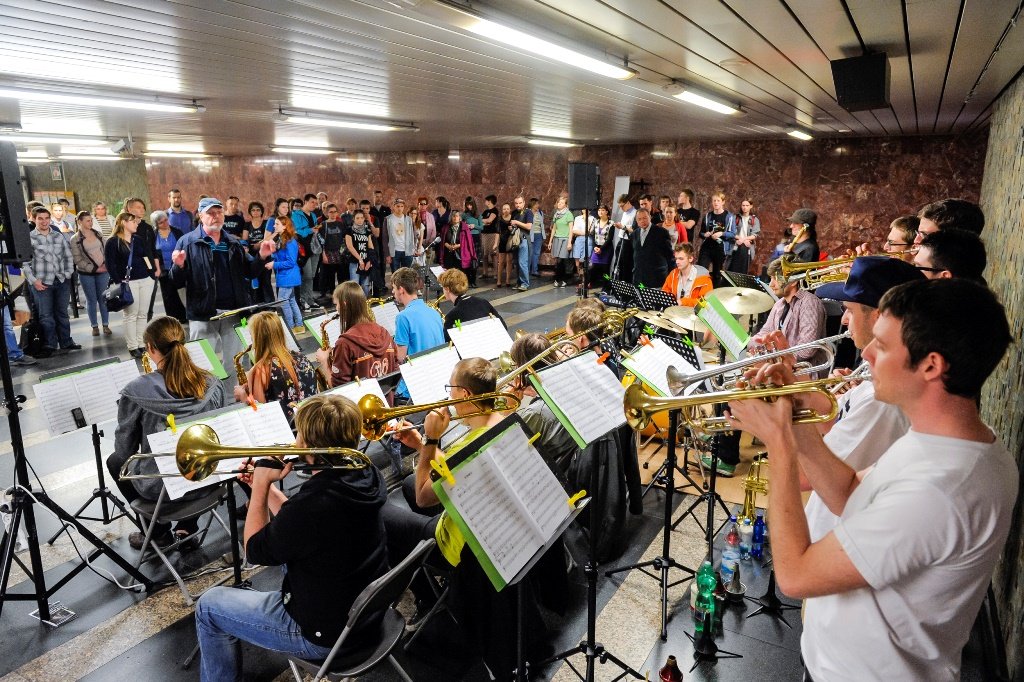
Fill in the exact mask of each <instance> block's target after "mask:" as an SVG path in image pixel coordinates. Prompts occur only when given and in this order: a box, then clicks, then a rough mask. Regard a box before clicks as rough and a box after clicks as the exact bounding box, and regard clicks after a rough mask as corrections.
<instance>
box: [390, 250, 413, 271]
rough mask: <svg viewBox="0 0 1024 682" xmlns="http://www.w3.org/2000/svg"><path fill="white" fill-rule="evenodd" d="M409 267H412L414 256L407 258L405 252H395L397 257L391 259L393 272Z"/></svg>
mask: <svg viewBox="0 0 1024 682" xmlns="http://www.w3.org/2000/svg"><path fill="white" fill-rule="evenodd" d="M409 267H412V256H406V255H405V251H395V255H394V256H392V257H391V272H394V271H395V270H397V269H398V268H409Z"/></svg>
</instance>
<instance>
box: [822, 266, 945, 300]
mask: <svg viewBox="0 0 1024 682" xmlns="http://www.w3.org/2000/svg"><path fill="white" fill-rule="evenodd" d="M822 265H828V261H825V262H823V263H822ZM924 278H925V276H924V275H923V274H921V271H920V270H918V269H917V268H915V267H914V266H913V265H911V264H910V263H907V262H904V261H902V260H900V259H899V258H890V257H888V256H862V257H860V258H857V259H856V260H854V261H853V267H852V268H850V276H849V277H847V278H846V281H845V282H830V283H829V284H825V285H824V286H820V287H818V288H817V289H816V290H815V292H814V293H815V294H817V295H818V298H828V299H832V300H833V301H849V302H851V303H860V304H861V305H866V306H871V307H872V308H877V307H878V302H879V301H881V300H882V296H884V295H885V292H887V291H889V289H892V288H893V287H895V286H897V285H900V284H903V283H905V282H914V281H917V280H919V279H924Z"/></svg>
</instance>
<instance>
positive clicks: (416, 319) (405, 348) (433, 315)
mask: <svg viewBox="0 0 1024 682" xmlns="http://www.w3.org/2000/svg"><path fill="white" fill-rule="evenodd" d="M422 286H423V281H422V280H421V279H420V276H419V274H418V273H417V272H416V271H415V270H413V269H412V268H398V269H397V270H395V272H394V274H392V275H391V289H392V291H393V292H394V295H395V303H397V304H398V305H399V306H400V307H401V308H402V312H400V313H398V317H396V318H395V346H396V347H397V348H398V353H397V357H398V362H399V363H403V362H405V359H406V358H407V357H408V356H410V355H415V354H416V353H419V352H420V351H424V350H428V349H430V348H436V347H437V346H440V345H442V344H443V343H444V330H443V329H442V323H441V317H440V316H439V315H438V314H437V311H434V310H431V309H430V308H428V307H427V304H426V303H424V302H423V299H421V298H420V288H421V287H422ZM396 392H397V394H398V396H399V397H400V398H404V399H408V398H409V390H408V389H407V388H406V386H405V381H404V380H402V381H399V382H398V389H397V391H396Z"/></svg>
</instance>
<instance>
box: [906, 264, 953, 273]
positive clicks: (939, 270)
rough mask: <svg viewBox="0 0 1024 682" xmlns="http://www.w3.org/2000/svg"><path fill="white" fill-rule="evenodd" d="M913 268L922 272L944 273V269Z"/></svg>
mask: <svg viewBox="0 0 1024 682" xmlns="http://www.w3.org/2000/svg"><path fill="white" fill-rule="evenodd" d="M914 267H915V268H917V269H918V270H923V271H924V272H945V271H946V268H926V267H925V266H923V265H915V266H914Z"/></svg>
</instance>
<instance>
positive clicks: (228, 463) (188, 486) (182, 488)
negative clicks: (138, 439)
mask: <svg viewBox="0 0 1024 682" xmlns="http://www.w3.org/2000/svg"><path fill="white" fill-rule="evenodd" d="M275 404H277V403H275ZM277 406H278V409H280V407H281V406H280V404H277ZM245 409H247V410H249V411H250V412H252V408H251V407H249V406H248V405H247V406H246V407H245ZM239 412H241V410H236V411H234V412H226V413H224V414H219V415H217V416H215V417H211V418H209V419H197V420H195V421H191V422H188V423H182V424H179V425H178V431H177V433H171V431H170V430H169V429H168V430H166V431H159V432H157V433H151V434H149V435H148V436H146V440H147V441H148V442H149V449H150V451H152V452H164V453H173V452H174V451H175V450H176V449H177V447H178V439H179V438H181V434H183V433H184V432H185V429H186V428H188V427H189V426H192V425H194V424H206V425H208V426H209V427H210V428H212V429H213V430H214V431H216V432H217V437H218V438H219V439H220V442H221V445H235V446H242V447H249V446H252V445H253V443H252V442H251V441H250V439H249V435H248V433H247V431H246V429H245V427H244V425H243V424H242V420H241V418H240V416H239ZM155 461H156V465H157V468H158V469H159V470H160V473H163V474H178V473H179V472H178V465H177V463H176V461H175V458H174V457H157V458H156V460H155ZM243 461H245V458H244V457H240V458H232V459H226V460H221V461H220V462H218V463H217V471H222V472H231V471H232V470H235V469H238V467H239V466H240V465H241V463H242V462H243ZM227 475H234V474H231V473H227ZM223 478H224V477H223V476H218V475H216V474H215V475H213V476H210V477H208V478H205V479H203V480H202V481H189V480H188V479H186V478H184V477H183V476H180V475H175V476H172V477H170V478H165V479H163V482H164V488H166V490H167V497H168V498H169V499H172V500H178V499H181V497H182V496H183V495H184V494H185V493H188V492H191V491H193V490H197V489H199V488H204V487H206V486H210V485H214V484H215V483H218V482H219V481H221V480H222V479H223Z"/></svg>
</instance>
